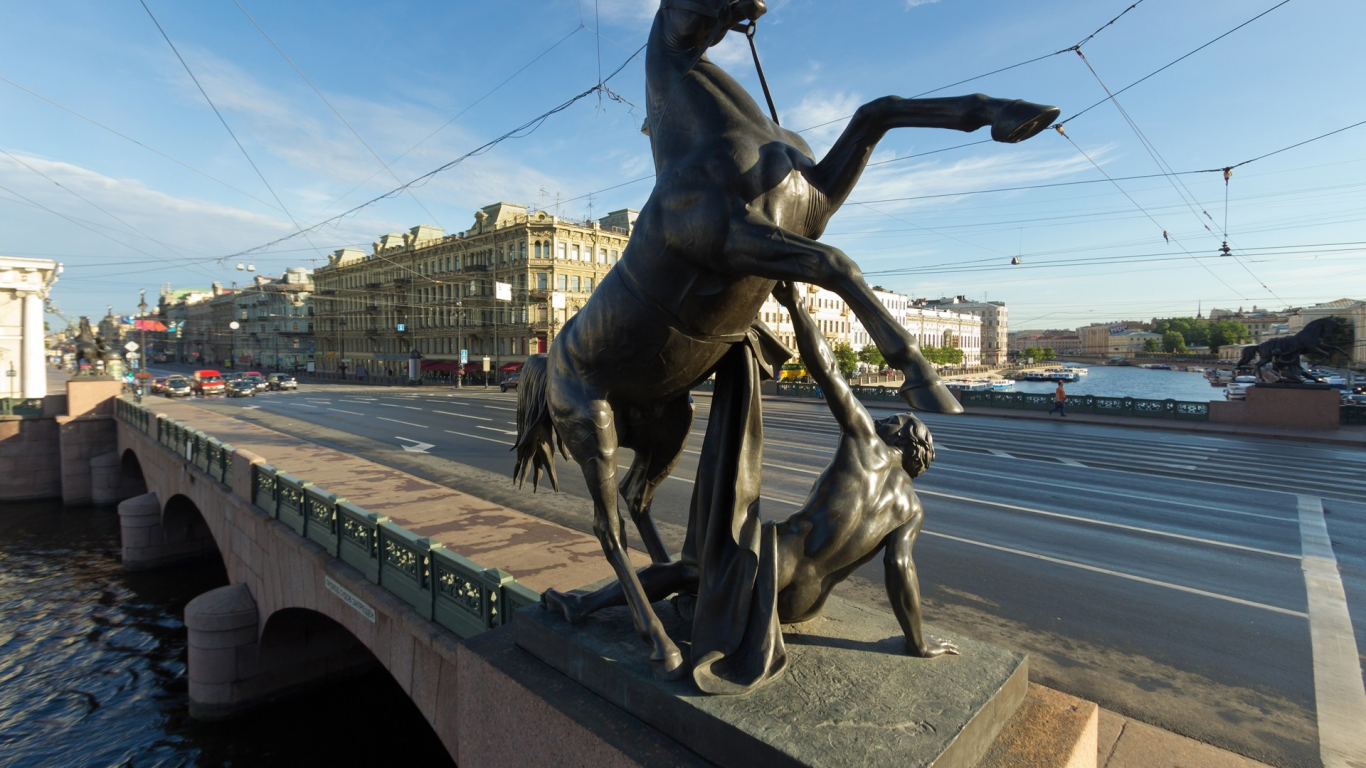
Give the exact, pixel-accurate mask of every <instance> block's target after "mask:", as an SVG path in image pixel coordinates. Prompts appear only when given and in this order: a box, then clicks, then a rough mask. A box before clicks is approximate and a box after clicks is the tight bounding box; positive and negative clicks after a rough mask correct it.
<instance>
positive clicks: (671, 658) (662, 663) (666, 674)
mask: <svg viewBox="0 0 1366 768" xmlns="http://www.w3.org/2000/svg"><path fill="white" fill-rule="evenodd" d="M650 669H651V671H653V672H654V673H655V679H656V680H663V681H664V682H666V683H672V682H674V681H675V680H682V679H683V678H685V677H687V676H688V665H687V664H684V663H683V654H681V653H679V652H678V648H676V647H673V646H670V647H669V649H668V651H667V652H666V653H665V654H664V658H662V659H656V658H654V657H653V656H652V657H651V658H650Z"/></svg>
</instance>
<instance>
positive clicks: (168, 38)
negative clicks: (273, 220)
mask: <svg viewBox="0 0 1366 768" xmlns="http://www.w3.org/2000/svg"><path fill="white" fill-rule="evenodd" d="M138 2H139V3H140V4H141V5H142V9H143V10H144V11H147V17H148V18H150V19H151V20H152V23H153V24H155V25H156V28H157V31H158V32H160V33H161V37H162V39H164V40H165V41H166V45H168V46H170V47H171V52H172V53H174V54H175V57H176V59H178V60H179V61H180V66H182V67H184V68H185V73H186V74H188V75H189V76H190V79H191V80H193V81H194V85H195V87H196V88H198V89H199V93H200V94H201V95H202V96H203V97H204V101H207V102H208V103H209V108H210V109H212V110H213V113H214V114H215V115H217V116H218V122H220V123H222V124H223V129H224V130H226V131H227V132H228V135H229V136H231V137H232V140H233V143H234V144H236V145H237V148H238V149H239V150H241V151H242V156H243V157H245V158H246V159H247V163H248V164H249V165H251V169H252V170H253V171H256V176H257V177H258V178H260V179H261V183H262V184H264V185H266V189H268V190H270V196H271V197H273V198H275V202H277V203H279V204H280V210H282V211H284V212H285V215H286V216H288V217H289V220H290V221H291V222H293V223H294V226H295V228H297V229H299V234H303V229H302V228H301V227H300V225H299V221H298V219H295V218H294V214H292V213H290V212H289V208H288V207H287V206H286V205H285V203H284V201H283V200H281V199H280V196H279V195H277V194H276V193H275V188H274V187H272V186H271V185H270V182H269V181H266V176H265V174H263V173H261V169H260V168H258V167H256V161H255V160H252V159H251V154H250V153H249V152H247V148H246V147H244V146H242V142H241V140H239V139H238V138H237V134H236V133H233V130H232V126H230V125H228V121H227V120H226V119H225V118H224V117H223V113H222V112H219V111H218V106H217V105H215V104H214V103H213V99H211V98H209V93H208V91H205V90H204V86H202V85H200V84H199V78H197V77H195V76H194V71H193V70H191V69H190V65H189V64H188V63H186V61H185V57H184V56H181V55H180V51H179V50H178V49H177V48H176V47H175V43H173V42H171V36H170V35H168V34H166V30H165V29H162V27H161V22H159V21H157V17H156V15H155V14H153V13H152V9H151V8H149V7H148V6H147V0H138ZM304 239H305V240H307V239H308V236H307V235H305V236H304ZM309 245H312V243H311V242H310V243H309Z"/></svg>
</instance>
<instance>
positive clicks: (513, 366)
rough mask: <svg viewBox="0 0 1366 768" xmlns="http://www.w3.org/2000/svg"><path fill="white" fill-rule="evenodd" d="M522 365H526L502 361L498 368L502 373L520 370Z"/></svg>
mask: <svg viewBox="0 0 1366 768" xmlns="http://www.w3.org/2000/svg"><path fill="white" fill-rule="evenodd" d="M524 365H526V363H503V364H502V365H500V366H498V370H500V371H502V372H503V373H508V372H509V371H520V370H522V366H524Z"/></svg>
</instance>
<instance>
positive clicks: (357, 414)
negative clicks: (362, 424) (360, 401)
mask: <svg viewBox="0 0 1366 768" xmlns="http://www.w3.org/2000/svg"><path fill="white" fill-rule="evenodd" d="M327 410H329V411H336V412H337V413H349V414H351V415H352V416H364V415H365V414H363V413H360V412H358V411H344V410H342V409H341V408H328V409H327Z"/></svg>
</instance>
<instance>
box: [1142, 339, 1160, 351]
mask: <svg viewBox="0 0 1366 768" xmlns="http://www.w3.org/2000/svg"><path fill="white" fill-rule="evenodd" d="M1143 351H1144V352H1161V351H1162V345H1161V344H1160V343H1158V341H1157V339H1148V340H1146V341H1144V342H1143Z"/></svg>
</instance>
